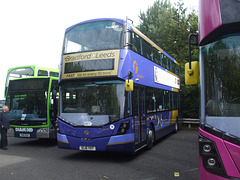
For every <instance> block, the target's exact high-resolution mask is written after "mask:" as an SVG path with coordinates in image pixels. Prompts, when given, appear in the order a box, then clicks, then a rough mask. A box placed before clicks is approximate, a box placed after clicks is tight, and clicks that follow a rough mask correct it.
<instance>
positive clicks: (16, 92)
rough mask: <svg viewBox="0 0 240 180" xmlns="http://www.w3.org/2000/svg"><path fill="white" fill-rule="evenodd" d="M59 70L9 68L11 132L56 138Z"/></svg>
mask: <svg viewBox="0 0 240 180" xmlns="http://www.w3.org/2000/svg"><path fill="white" fill-rule="evenodd" d="M57 93H58V70H57V69H50V68H42V67H37V66H22V67H14V68H10V69H9V70H8V74H7V79H6V87H5V95H6V105H8V106H9V112H8V117H9V120H10V128H9V132H8V135H9V136H13V137H18V138H56V130H55V126H54V125H55V119H56V114H57V104H58V103H57Z"/></svg>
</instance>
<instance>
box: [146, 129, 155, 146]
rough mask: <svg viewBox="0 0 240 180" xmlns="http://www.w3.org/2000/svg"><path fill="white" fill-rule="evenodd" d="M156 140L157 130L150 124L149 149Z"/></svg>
mask: <svg viewBox="0 0 240 180" xmlns="http://www.w3.org/2000/svg"><path fill="white" fill-rule="evenodd" d="M154 141H155V132H154V128H153V125H150V127H149V131H148V137H147V149H148V150H150V149H152V147H153V143H154Z"/></svg>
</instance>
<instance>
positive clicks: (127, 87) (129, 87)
mask: <svg viewBox="0 0 240 180" xmlns="http://www.w3.org/2000/svg"><path fill="white" fill-rule="evenodd" d="M125 90H126V91H133V80H131V79H127V80H126V81H125Z"/></svg>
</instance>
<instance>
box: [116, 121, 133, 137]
mask: <svg viewBox="0 0 240 180" xmlns="http://www.w3.org/2000/svg"><path fill="white" fill-rule="evenodd" d="M129 127H130V121H123V122H122V123H121V125H120V127H119V129H118V132H117V134H126V133H127V131H128V129H129Z"/></svg>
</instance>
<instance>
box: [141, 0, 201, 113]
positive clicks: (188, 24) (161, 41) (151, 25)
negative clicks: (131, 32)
mask: <svg viewBox="0 0 240 180" xmlns="http://www.w3.org/2000/svg"><path fill="white" fill-rule="evenodd" d="M139 18H140V22H141V23H140V25H139V27H138V28H139V30H140V31H141V32H143V33H144V34H145V35H146V36H148V37H149V38H150V39H153V40H154V42H155V43H156V44H158V45H159V46H160V47H161V48H162V49H163V50H164V51H166V52H167V53H168V54H170V55H171V56H172V57H173V58H174V59H176V60H177V61H178V62H179V64H180V68H181V72H182V90H183V107H184V109H183V114H184V117H196V118H197V117H198V113H199V112H198V111H199V92H198V87H197V86H190V87H187V86H185V85H184V84H185V83H184V67H185V63H186V62H187V61H188V36H189V34H190V33H196V32H197V30H198V17H197V15H196V12H195V11H192V12H191V13H189V14H187V8H184V3H183V2H182V1H180V0H179V1H178V2H177V3H175V4H174V5H172V4H171V3H170V1H169V0H156V1H155V2H154V4H153V5H152V6H151V7H149V8H148V9H147V11H146V12H140V15H139ZM192 59H193V60H197V59H198V48H197V47H194V48H192Z"/></svg>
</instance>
